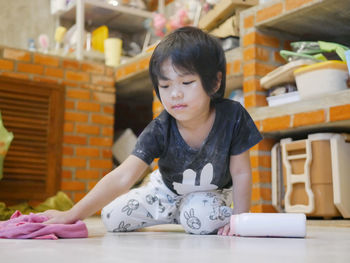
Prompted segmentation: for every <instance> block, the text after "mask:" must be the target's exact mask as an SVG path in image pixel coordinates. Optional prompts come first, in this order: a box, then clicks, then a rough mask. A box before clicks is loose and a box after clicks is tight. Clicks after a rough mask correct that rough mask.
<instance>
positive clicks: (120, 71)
mask: <svg viewBox="0 0 350 263" xmlns="http://www.w3.org/2000/svg"><path fill="white" fill-rule="evenodd" d="M124 76H125V70H124V68H119V69H117V70H116V72H115V76H114V78H115V81H118V80H120V79H122V78H123V77H124Z"/></svg>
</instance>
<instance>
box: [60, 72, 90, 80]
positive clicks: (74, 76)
mask: <svg viewBox="0 0 350 263" xmlns="http://www.w3.org/2000/svg"><path fill="white" fill-rule="evenodd" d="M66 79H67V80H71V81H78V82H89V81H90V76H89V74H87V73H83V72H76V71H66Z"/></svg>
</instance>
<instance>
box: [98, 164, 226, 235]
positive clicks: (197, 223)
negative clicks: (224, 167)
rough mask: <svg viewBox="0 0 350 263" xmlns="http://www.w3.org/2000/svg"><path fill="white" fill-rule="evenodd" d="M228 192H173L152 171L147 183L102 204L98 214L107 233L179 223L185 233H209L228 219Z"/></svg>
mask: <svg viewBox="0 0 350 263" xmlns="http://www.w3.org/2000/svg"><path fill="white" fill-rule="evenodd" d="M231 192H232V190H231V189H225V190H213V191H208V192H193V193H190V194H186V195H177V194H175V193H173V192H172V191H170V190H169V188H167V186H166V185H165V184H164V183H163V180H162V178H161V174H160V172H159V171H158V170H156V171H155V172H153V173H152V174H151V177H150V182H149V183H148V184H147V185H145V186H142V187H140V188H135V189H132V190H131V191H129V192H128V193H126V194H124V195H122V196H120V197H118V198H117V199H115V200H114V201H112V202H111V203H110V204H108V205H107V206H106V207H104V208H103V209H102V213H101V217H102V220H103V223H104V225H105V226H106V228H107V230H108V231H110V232H125V231H132V230H135V229H138V228H142V227H147V226H153V225H159V224H181V225H182V226H183V227H184V229H185V231H186V232H187V233H191V234H211V233H216V232H217V230H218V229H219V228H220V227H222V226H224V225H225V224H228V223H229V221H230V216H231V213H232V210H231V208H230V207H229V206H230V204H231V202H232V198H231Z"/></svg>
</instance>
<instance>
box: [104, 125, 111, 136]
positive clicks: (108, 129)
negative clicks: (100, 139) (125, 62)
mask: <svg viewBox="0 0 350 263" xmlns="http://www.w3.org/2000/svg"><path fill="white" fill-rule="evenodd" d="M102 135H103V136H113V135H114V129H113V128H111V127H103V128H102Z"/></svg>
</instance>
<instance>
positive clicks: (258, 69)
mask: <svg viewBox="0 0 350 263" xmlns="http://www.w3.org/2000/svg"><path fill="white" fill-rule="evenodd" d="M275 68H276V66H271V65H268V64H263V63H259V62H251V63H247V64H245V65H244V67H243V75H244V77H250V76H260V77H264V76H265V75H266V74H268V73H269V72H271V71H272V70H274V69H275Z"/></svg>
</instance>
